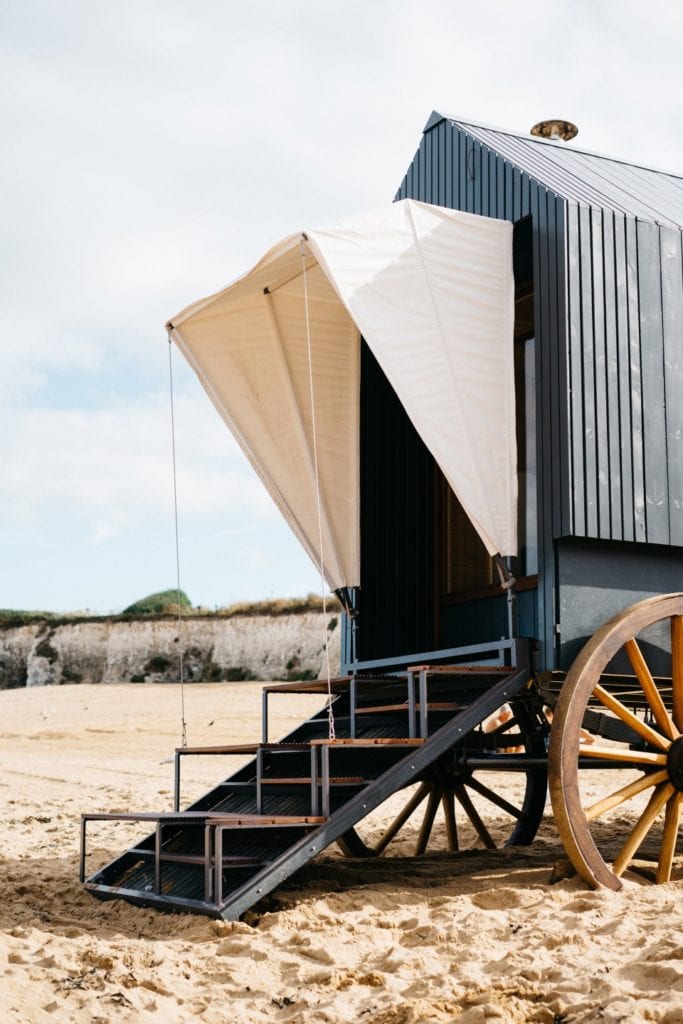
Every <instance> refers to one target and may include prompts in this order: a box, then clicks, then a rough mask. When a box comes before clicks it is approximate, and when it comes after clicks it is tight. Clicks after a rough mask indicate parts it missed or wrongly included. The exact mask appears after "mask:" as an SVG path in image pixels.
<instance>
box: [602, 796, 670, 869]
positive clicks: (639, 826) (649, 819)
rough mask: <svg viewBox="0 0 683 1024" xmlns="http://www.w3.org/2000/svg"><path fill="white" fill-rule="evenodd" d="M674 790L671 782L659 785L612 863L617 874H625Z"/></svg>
mask: <svg viewBox="0 0 683 1024" xmlns="http://www.w3.org/2000/svg"><path fill="white" fill-rule="evenodd" d="M674 792H675V790H674V787H673V786H672V785H670V784H667V783H662V785H660V786H657V788H656V789H655V791H654V793H653V794H652V796H651V797H650V799H649V801H648V804H647V807H646V808H645V810H644V811H643V813H642V814H641V816H640V817H639V818H638V821H637V822H636V823H635V826H634V827H633V829H632V831H631V833H630V834H629V836H628V839H627V840H626V842H625V843H624V845H623V846H622V848H621V850H620V851H619V855H618V856H617V858H616V860H615V861H614V864H613V865H612V870H613V871H614V874H615V875H617V876H621V875H623V873H624V871H625V870H626V868H627V867H628V865H629V863H630V862H631V860H632V859H633V856H634V854H635V853H636V851H637V849H638V847H639V846H640V844H641V843H642V842H643V840H644V839H645V836H646V835H647V833H648V832H649V831H650V829H651V828H652V825H653V824H654V821H655V819H656V818H657V816H658V815H659V813H660V811H661V809H662V807H663V806H664V804H665V803H666V801H667V800H668V799H669V797H670V796H671V795H672V794H673V793H674Z"/></svg>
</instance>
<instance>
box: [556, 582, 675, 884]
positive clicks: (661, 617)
mask: <svg viewBox="0 0 683 1024" xmlns="http://www.w3.org/2000/svg"><path fill="white" fill-rule="evenodd" d="M650 627H657V628H658V630H659V632H661V630H662V628H663V629H664V630H665V633H668V634H669V638H670V642H671V669H670V675H668V676H666V677H663V676H656V675H654V674H653V672H652V671H651V669H650V667H649V666H648V662H647V658H646V655H647V653H648V648H647V646H646V643H645V642H643V639H642V638H641V639H640V641H639V636H638V635H639V634H642V632H643V631H645V630H648V629H649V628H650ZM618 658H622V659H626V661H627V664H628V669H627V672H626V673H622V674H617V671H616V666H617V665H618V664H619V662H618V660H615V659H618ZM681 733H683V594H666V595H662V596H658V597H652V598H648V599H647V600H645V601H640V602H638V603H637V604H634V605H631V607H629V608H626V609H625V610H624V611H623V612H620V613H619V614H618V615H616V616H615V617H614V618H613V619H610V621H609V622H607V623H605V625H604V626H603V627H602V628H601V629H599V630H598V631H597V633H595V634H594V635H593V636H592V637H591V639H590V640H589V641H588V643H587V644H586V646H585V647H584V648H583V650H582V651H581V653H580V654H579V656H578V657H577V659H576V661H575V662H574V664H573V665H572V667H571V669H570V671H569V673H568V674H567V678H566V680H565V682H564V684H563V686H562V690H561V692H560V696H559V698H558V702H557V705H556V706H555V709H554V716H553V725H552V730H551V734H550V745H549V751H548V767H549V783H550V796H551V800H552V806H553V813H554V815H555V821H556V823H557V827H558V830H559V833H560V837H561V839H562V842H563V844H564V847H565V849H566V851H567V855H568V857H569V859H570V860H571V862H572V864H573V865H574V867H575V868H576V870H577V872H578V873H579V875H581V877H582V878H584V879H585V881H586V882H588V883H589V885H591V886H593V887H597V886H599V885H604V886H606V887H608V888H610V889H615V890H616V889H620V888H621V886H622V883H621V876H622V875H623V874H624V872H625V871H626V870H627V869H628V867H629V865H631V864H632V863H633V861H634V858H635V857H636V854H637V853H638V851H639V850H640V848H641V847H642V846H643V845H645V846H646V849H647V852H648V854H649V859H652V858H653V856H654V859H655V861H656V863H655V864H654V867H653V870H652V871H651V872H648V871H647V869H646V871H645V872H644V873H645V875H646V877H651V879H652V880H653V881H656V882H667V881H669V880H670V878H671V871H672V865H673V860H674V855H675V852H676V841H677V838H678V831H679V823H680V816H681V807H682V806H683V736H682V735H681ZM598 767H601V768H605V769H608V768H611V769H612V770H611V771H610V770H605V771H603V772H600V773H596V772H595V771H591V768H598ZM613 769H622V770H624V771H626V772H628V775H629V777H628V778H627V779H625V778H624V777H623V775H622V774H621V771H620V772H619V773H618V775H619V776H621V778H620V779H619V780H618V781H617V779H618V775H617V772H616V771H614V770H613ZM597 779H600V781H601V783H604V785H603V786H602V791H601V792H600V794H599V795H598V793H597V792H595V791H593V792H592V793H591V794H588V793H587V790H588V788H592V789H593V790H595V785H591V786H590V787H589V786H588V785H587V784H586V780H591V783H593V782H594V781H595V780H597ZM596 796H597V799H596ZM643 805H644V806H643ZM612 812H614V813H612ZM629 813H630V814H631V815H635V818H636V820H635V823H633V822H632V821H630V820H629V822H628V824H627V825H626V827H625V832H626V834H625V835H621V834H618V832H619V829H620V828H621V829H622V830H623V829H624V825H623V822H624V815H625V814H629ZM615 838H616V839H617V842H616V844H615ZM653 848H654V850H653ZM601 849H602V851H603V852H601ZM646 859H648V858H646ZM639 873H642V871H641V870H640V868H639Z"/></svg>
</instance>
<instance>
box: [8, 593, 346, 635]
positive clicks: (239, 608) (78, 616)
mask: <svg viewBox="0 0 683 1024" xmlns="http://www.w3.org/2000/svg"><path fill="white" fill-rule="evenodd" d="M167 595H168V596H169V597H170V598H172V599H173V600H170V601H168V603H163V602H159V600H158V599H159V598H162V597H165V596H167ZM183 598H185V600H186V601H187V605H185V604H184V602H183V600H182V599H183ZM145 606H146V608H145ZM322 610H323V601H322V597H320V595H319V594H308V595H307V596H306V597H278V598H270V599H269V600H267V601H238V602H237V603H236V604H231V605H227V606H226V607H225V608H217V609H211V608H203V607H201V606H198V607H196V608H193V607H192V606H191V605H190V602H189V599H188V598H187V595H185V594H184V593H183V592H182V591H181V608H180V612H181V615H182V616H183V618H216V619H232V618H236V617H237V616H248V615H263V616H265V617H268V618H275V617H276V616H278V615H305V614H306V612H321V611H322ZM327 610H328V612H333V613H335V614H338V613H339V611H340V610H341V609H340V606H339V602H338V601H337V599H336V597H334V596H332V595H329V596H328V597H327ZM177 615H178V604H177V592H176V591H175V590H172V591H171V590H169V591H161V592H160V593H159V594H151V595H150V596H149V597H147V598H143V599H142V600H141V601H138V602H135V604H133V605H129V607H128V608H127V609H126V610H125V611H124V612H121V614H120V615H86V614H83V612H74V613H72V614H68V613H67V614H60V613H57V612H41V611H22V610H19V609H14V608H0V629H10V628H11V627H13V626H30V625H34V624H36V623H40V622H42V623H45V624H46V626H63V625H68V624H71V625H73V624H75V623H78V622H130V621H132V620H135V619H145V620H148V619H167V618H171V617H176V616H177Z"/></svg>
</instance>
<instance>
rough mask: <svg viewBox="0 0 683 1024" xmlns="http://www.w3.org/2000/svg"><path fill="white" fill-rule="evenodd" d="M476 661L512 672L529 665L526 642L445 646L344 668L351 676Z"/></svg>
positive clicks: (356, 663) (515, 640) (520, 639)
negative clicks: (470, 660) (348, 670)
mask: <svg viewBox="0 0 683 1024" xmlns="http://www.w3.org/2000/svg"><path fill="white" fill-rule="evenodd" d="M471 658H476V660H477V664H481V665H482V666H485V665H487V664H489V665H504V666H505V667H506V668H509V669H510V671H511V672H512V671H513V670H514V669H515V668H523V667H526V666H528V665H529V640H527V639H526V638H523V637H513V638H512V639H509V638H505V637H503V638H501V639H500V640H493V641H490V642H488V643H483V644H468V645H467V646H466V647H447V648H443V649H441V650H438V651H423V652H422V653H420V654H404V655H400V656H398V657H392V658H372V659H370V660H368V661H354V662H353V663H351V664H349V665H348V668H349V669H350V670H351V671H352V672H353V673H361V672H374V671H382V670H383V669H391V670H392V671H393V670H394V669H407V668H409V667H410V666H411V665H438V664H440V663H444V662H448V661H453V662H458V661H465V660H467V659H471Z"/></svg>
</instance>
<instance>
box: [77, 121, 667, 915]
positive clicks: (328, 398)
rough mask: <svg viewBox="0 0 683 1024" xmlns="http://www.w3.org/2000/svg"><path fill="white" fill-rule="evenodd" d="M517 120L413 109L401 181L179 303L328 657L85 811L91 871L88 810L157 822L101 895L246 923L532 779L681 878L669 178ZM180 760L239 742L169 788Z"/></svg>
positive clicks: (546, 126) (577, 862)
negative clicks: (394, 809) (373, 820)
mask: <svg viewBox="0 0 683 1024" xmlns="http://www.w3.org/2000/svg"><path fill="white" fill-rule="evenodd" d="M537 128H538V132H539V133H540V134H539V136H537V137H531V136H526V135H519V134H516V133H513V132H509V131H503V130H499V129H493V128H489V127H485V126H482V125H479V124H474V123H470V122H465V121H461V120H455V119H452V118H449V117H446V116H443V115H441V114H438V113H434V114H432V116H431V117H430V118H429V120H428V122H427V125H426V127H425V129H424V132H423V136H422V140H421V142H420V145H419V148H418V150H417V152H416V154H415V156H414V158H413V160H412V162H411V164H410V167H409V168H408V171H407V173H406V175H405V177H404V178H403V181H402V182H401V185H400V187H399V190H398V193H397V194H396V197H395V201H394V203H393V204H389V205H388V206H386V207H384V208H381V209H379V210H375V211H372V212H370V213H368V214H364V215H361V216H356V217H353V218H350V219H348V220H345V221H343V222H341V223H338V224H335V225H332V226H330V227H328V228H324V229H320V230H306V231H305V232H299V233H298V234H295V235H291V236H289V237H288V238H286V239H284V240H283V241H282V242H281V243H279V244H278V245H276V246H275V247H274V248H273V249H271V250H270V251H269V252H268V253H267V254H266V255H265V256H264V258H263V259H262V260H261V261H260V262H259V263H258V264H257V266H256V267H255V268H254V269H253V270H251V271H250V272H249V273H247V274H246V275H245V276H244V277H242V278H240V279H239V280H238V281H236V282H235V283H233V284H232V285H230V286H229V287H228V288H226V289H225V290H224V291H222V292H220V293H218V294H216V295H212V296H209V297H208V298H206V299H203V300H200V301H199V302H197V303H195V304H193V305H192V306H190V307H188V308H187V309H185V310H184V311H183V312H182V313H180V314H178V315H177V316H175V317H173V318H172V319H171V320H170V321H169V324H168V325H167V326H168V330H169V337H170V339H171V340H172V341H173V342H174V343H175V344H176V345H177V346H178V347H179V348H180V350H181V351H182V352H183V354H184V355H185V356H186V358H187V359H188V360H189V362H190V364H191V365H192V366H193V368H194V369H195V371H196V372H197V374H198V376H199V378H200V380H201V381H202V383H203V385H204V387H205V389H206V391H207V393H208V395H209V397H210V398H211V400H212V401H213V403H214V404H215V406H216V408H217V409H218V411H219V412H220V414H221V415H222V416H223V418H224V419H225V421H226V423H227V424H228V425H229V427H230V428H231V430H232V431H233V433H234V434H235V437H236V438H237V440H238V441H239V443H240V445H241V446H242V448H243V450H244V451H245V453H246V455H247V456H248V458H249V459H250V461H251V462H252V464H253V465H254V467H255V468H256V470H257V472H258V473H259V475H260V477H261V479H262V480H263V482H264V484H265V486H266V487H267V488H268V490H269V491H270V493H271V495H272V496H273V498H274V500H275V501H276V502H277V504H278V507H279V508H280V509H281V511H282V513H283V514H284V516H285V517H286V519H287V520H288V522H289V523H290V525H291V527H292V529H293V530H294V532H295V533H296V535H297V536H298V537H299V539H300V541H301V542H302V544H303V545H304V547H305V548H306V550H307V551H308V553H309V554H310V556H311V557H312V559H313V560H314V561H315V563H316V564H317V565H318V566H319V568H320V570H321V575H322V576H323V577H324V579H325V580H326V582H327V585H328V586H329V587H330V588H331V589H332V590H334V591H336V593H337V595H338V596H339V599H340V601H341V602H342V605H343V607H344V609H345V624H344V642H343V655H342V666H341V670H340V672H341V674H340V675H339V676H336V675H335V676H333V677H332V674H326V677H325V678H323V679H321V680H319V681H315V682H312V683H288V684H279V685H276V684H273V685H269V686H267V687H265V689H264V716H263V734H262V736H261V738H260V739H259V740H258V742H255V743H254V744H252V745H242V746H239V747H234V746H231V747H227V746H224V747H220V746H219V747H215V748H209V749H207V748H199V749H197V748H187V747H185V748H180V749H179V750H178V752H177V754H176V805H175V810H174V811H173V812H166V813H156V812H148V813H135V814H134V813H131V814H130V815H120V814H117V815H99V816H98V815H92V814H89V815H85V816H84V818H83V826H82V830H83V832H82V835H83V843H82V862H81V872H82V876H83V877H84V878H85V874H86V872H85V864H86V859H85V858H86V848H85V834H86V826H87V825H88V823H89V822H91V821H92V820H94V819H98V818H100V819H106V820H111V819H112V818H117V819H118V818H128V819H133V820H143V821H150V822H152V823H153V825H154V832H153V833H152V834H151V835H146V836H144V837H143V838H141V840H140V842H139V843H137V844H136V845H135V846H134V847H132V848H130V849H129V850H127V851H126V852H125V853H124V854H123V855H121V856H119V857H118V858H117V859H115V860H114V861H112V862H111V863H110V864H108V865H106V866H105V867H103V868H101V869H100V870H98V871H97V873H96V874H94V875H91V876H90V878H88V879H87V881H86V885H87V887H88V888H89V889H90V890H92V891H93V892H94V893H95V894H96V895H98V896H101V897H104V898H111V897H124V898H126V899H129V900H131V901H133V902H138V903H142V904H149V905H153V906H157V907H166V908H170V909H190V910H196V911H198V912H203V913H209V914H214V915H217V916H222V917H224V918H235V917H238V916H239V915H240V914H242V913H244V911H245V910H247V909H248V908H249V907H250V906H252V905H253V904H254V903H256V902H257V901H258V900H259V899H260V898H261V897H262V896H264V895H265V894H266V893H268V892H270V891H272V890H273V889H274V888H275V887H276V886H277V885H279V884H280V883H281V882H282V881H283V880H284V879H286V878H287V877H289V876H290V875H292V874H293V873H294V872H295V871H296V870H297V869H298V868H299V867H301V866H302V865H303V864H305V863H306V862H307V861H309V860H311V859H312V858H313V857H315V856H317V854H318V853H319V852H320V851H321V850H322V849H324V848H326V847H328V846H330V845H331V844H332V843H334V842H336V843H337V844H338V845H339V847H340V848H341V850H342V851H343V852H344V853H345V854H347V855H349V856H365V857H372V856H378V855H380V854H381V853H383V852H384V851H385V850H386V849H390V848H391V846H390V844H391V841H392V840H393V839H394V837H395V836H396V835H397V834H399V833H401V832H403V833H404V834H405V831H406V830H408V829H409V828H410V827H411V823H412V822H413V821H414V820H415V819H416V818H417V816H418V813H419V814H420V825H419V828H418V829H417V830H416V832H415V853H417V854H423V853H424V852H425V850H426V849H427V847H428V843H429V840H430V835H431V833H432V829H433V825H434V822H435V818H436V816H437V814H438V815H443V820H444V824H445V832H444V834H445V840H444V841H445V842H446V843H447V845H448V848H449V849H450V850H452V851H454V852H455V851H458V850H460V849H464V848H467V847H468V846H471V845H472V844H479V845H483V846H484V847H487V848H493V847H495V846H498V845H501V844H506V845H515V844H521V843H528V842H531V840H532V839H533V837H534V835H535V833H536V830H537V827H538V824H539V822H540V819H541V816H542V814H543V809H544V806H545V796H546V780H547V778H548V777H549V780H550V790H551V797H552V805H553V811H554V814H555V817H556V821H557V824H558V828H559V831H560V835H561V838H562V840H563V843H564V845H565V848H566V850H567V854H568V856H569V858H570V860H571V861H572V863H573V865H574V867H575V869H576V870H577V871H578V872H579V873H580V874H581V875H582V876H583V878H585V879H586V881H587V882H588V883H589V884H591V885H598V884H603V885H607V886H610V887H612V888H619V887H620V885H621V881H620V879H621V877H622V875H623V874H624V872H626V871H638V872H640V873H641V875H644V876H645V877H648V878H651V879H652V880H653V881H664V880H669V879H670V878H671V877H676V871H677V860H676V858H677V841H678V834H679V821H680V810H681V801H682V800H683V736H682V735H681V734H682V733H683V594H682V593H680V592H679V591H681V590H683V582H682V581H683V459H682V454H683V452H682V448H681V437H682V434H683V259H682V244H681V228H682V226H683V179H682V178H681V177H680V176H677V175H674V174H668V173H664V172H660V171H655V170H651V169H649V168H645V167H640V166H635V165H632V164H628V163H625V162H624V161H622V160H616V159H612V158H608V157H605V156H599V155H596V154H593V153H587V152H583V151H581V150H580V149H578V148H576V147H575V145H572V144H567V143H565V142H563V141H562V139H563V137H565V136H568V135H570V134H571V132H572V128H573V126H571V125H569V124H568V123H567V122H552V123H550V122H546V123H543V124H542V125H541V126H537ZM544 134H545V135H546V136H549V137H547V138H544V137H543V135H544ZM301 692H308V693H310V692H319V693H320V694H321V702H322V700H323V699H324V698H325V697H326V698H327V700H326V703H325V707H324V708H322V709H321V711H320V713H319V714H317V715H315V716H313V718H311V719H308V720H306V721H304V722H302V724H301V726H300V727H299V728H297V729H295V730H294V731H293V732H292V733H291V734H290V735H289V736H287V737H285V738H284V739H281V740H279V741H274V740H273V739H272V738H271V737H270V735H269V732H268V702H269V701H270V700H272V699H275V697H276V695H279V699H283V695H288V696H289V697H290V698H291V699H295V695H296V694H297V693H301ZM199 753H213V754H216V755H223V756H224V757H225V759H226V760H227V761H229V760H230V758H231V756H233V755H239V756H241V757H242V758H244V757H245V756H248V758H249V761H248V763H247V764H246V766H243V767H241V768H239V770H237V771H233V772H231V773H230V772H228V774H227V775H226V774H224V773H223V774H221V778H220V781H219V782H218V784H217V785H216V787H215V788H214V789H213V790H212V791H211V792H209V793H207V794H206V796H205V797H203V798H202V799H201V800H199V801H197V802H195V803H194V804H193V805H192V806H191V807H189V808H186V809H181V796H180V765H181V762H182V761H183V760H184V758H185V757H186V756H187V755H192V754H199ZM501 772H506V773H514V774H515V777H516V778H517V780H518V783H519V785H518V786H517V788H516V790H515V792H516V793H517V794H518V796H517V797H516V798H515V800H514V802H513V800H511V799H508V797H507V796H505V797H503V796H502V795H501V794H500V793H499V792H498V791H497V788H496V780H497V779H500V774H499V773H501ZM586 780H588V782H586ZM601 787H602V789H601ZM399 790H405V805H404V807H403V809H402V810H401V811H400V813H399V814H398V816H397V817H396V818H395V819H394V820H393V821H392V822H391V823H390V824H389V827H388V828H386V830H385V831H384V833H383V834H382V835H381V837H380V838H379V839H378V838H377V836H376V835H375V837H374V839H373V840H372V841H371V840H370V838H368V837H369V835H371V834H374V833H371V832H368V830H367V823H366V819H367V817H368V816H369V815H370V814H371V813H372V811H374V810H375V809H376V808H377V807H378V806H379V805H381V804H382V803H383V801H384V800H386V799H387V797H389V796H390V795H392V794H394V793H396V792H397V791H399ZM589 790H590V793H589V792H588V791H589ZM596 792H597V794H598V795H597V796H596ZM624 812H627V813H626V815H625V814H624ZM628 812H631V821H630V824H629V825H628V826H627V827H626V829H625V832H624V834H620V832H619V829H620V828H623V822H624V820H627V821H628V820H629V816H628ZM455 869H456V868H455V861H454V870H455Z"/></svg>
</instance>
